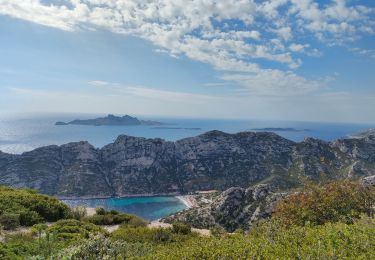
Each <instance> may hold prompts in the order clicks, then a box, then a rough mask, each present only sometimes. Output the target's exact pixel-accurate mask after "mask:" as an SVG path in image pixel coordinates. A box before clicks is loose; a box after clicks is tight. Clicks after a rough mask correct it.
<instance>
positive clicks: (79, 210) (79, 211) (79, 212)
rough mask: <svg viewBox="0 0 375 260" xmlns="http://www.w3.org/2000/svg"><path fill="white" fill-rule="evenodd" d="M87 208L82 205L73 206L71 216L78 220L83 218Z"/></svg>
mask: <svg viewBox="0 0 375 260" xmlns="http://www.w3.org/2000/svg"><path fill="white" fill-rule="evenodd" d="M86 214H87V212H86V208H85V207H82V206H78V207H75V208H72V210H71V213H70V217H71V218H73V219H76V220H81V219H83V218H84V217H85V216H86Z"/></svg>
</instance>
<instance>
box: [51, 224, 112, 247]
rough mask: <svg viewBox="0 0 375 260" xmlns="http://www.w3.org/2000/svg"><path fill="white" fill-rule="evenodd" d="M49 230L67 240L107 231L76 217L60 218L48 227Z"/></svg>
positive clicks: (60, 238)
mask: <svg viewBox="0 0 375 260" xmlns="http://www.w3.org/2000/svg"><path fill="white" fill-rule="evenodd" d="M48 232H49V233H53V234H55V235H56V238H57V239H59V240H64V241H67V242H70V241H75V240H79V239H84V238H88V237H89V235H90V234H97V233H105V231H104V230H103V229H102V228H100V227H98V226H96V225H94V224H91V223H87V222H83V221H79V220H75V219H67V220H59V221H57V222H56V223H55V224H53V225H52V226H50V227H49V228H48Z"/></svg>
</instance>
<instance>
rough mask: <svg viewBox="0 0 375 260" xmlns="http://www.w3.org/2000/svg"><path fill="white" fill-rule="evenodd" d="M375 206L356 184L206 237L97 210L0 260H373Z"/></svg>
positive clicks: (304, 196)
mask: <svg viewBox="0 0 375 260" xmlns="http://www.w3.org/2000/svg"><path fill="white" fill-rule="evenodd" d="M14 191H15V192H16V193H17V192H19V191H17V190H14ZM25 192H26V193H28V192H29V191H25ZM30 194H35V193H33V192H31V193H30ZM373 199H374V188H364V187H361V186H359V185H358V184H356V183H352V182H347V181H344V182H334V183H330V184H327V185H325V186H323V187H320V186H316V185H308V186H306V188H305V189H304V190H303V191H302V192H299V193H294V194H292V195H290V196H289V197H287V198H285V200H283V201H281V202H280V203H279V205H278V206H277V211H276V212H275V214H274V215H273V217H272V219H270V220H267V221H261V222H258V223H257V224H256V225H255V226H253V227H252V229H251V230H250V231H249V232H248V233H245V232H244V231H243V230H238V231H237V232H235V233H232V234H228V233H226V232H225V231H224V230H222V229H219V228H217V229H212V235H211V236H209V237H203V236H200V235H198V234H197V233H194V232H192V231H191V227H190V226H188V225H185V224H181V223H174V224H173V225H172V227H171V228H148V227H146V222H145V221H143V220H142V219H140V218H138V217H135V216H132V215H127V214H120V213H118V212H116V211H106V210H104V209H98V210H97V214H96V215H94V216H92V217H84V214H82V210H79V211H78V212H76V214H70V216H71V217H74V216H75V218H77V219H78V218H79V219H81V220H77V219H63V220H59V221H57V222H55V223H53V224H52V225H50V226H48V225H46V224H36V225H34V226H33V228H32V232H29V233H26V234H22V233H16V234H5V235H2V238H3V239H2V240H0V241H1V242H0V259H6V260H7V259H30V258H32V259H65V260H73V259H371V258H372V257H373V256H374V255H375V219H374V216H373V212H372V210H373V206H374V201H373ZM26 209H28V208H26ZM7 214H8V215H7ZM7 214H2V216H5V217H4V219H5V220H6V221H8V222H9V223H12V224H9V225H13V224H17V222H15V217H14V216H12V215H11V214H15V213H7ZM5 220H4V221H5ZM107 223H111V224H115V223H116V224H118V223H121V224H120V227H119V228H118V229H117V230H115V231H114V232H112V233H108V232H107V231H105V230H104V229H103V228H101V227H100V226H99V225H102V224H107ZM5 233H6V231H5Z"/></svg>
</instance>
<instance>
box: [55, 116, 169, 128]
mask: <svg viewBox="0 0 375 260" xmlns="http://www.w3.org/2000/svg"><path fill="white" fill-rule="evenodd" d="M55 125H92V126H101V125H112V126H116V125H117V126H119V125H124V126H131V125H153V126H158V125H163V123H161V122H157V121H150V120H140V119H138V118H136V117H132V116H129V115H125V116H114V115H108V116H106V117H98V118H94V119H83V120H82V119H75V120H73V121H70V122H67V123H65V122H56V123H55Z"/></svg>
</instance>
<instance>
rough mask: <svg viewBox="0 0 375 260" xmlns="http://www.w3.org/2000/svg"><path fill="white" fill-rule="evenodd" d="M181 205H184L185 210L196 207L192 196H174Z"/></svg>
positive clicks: (196, 204)
mask: <svg viewBox="0 0 375 260" xmlns="http://www.w3.org/2000/svg"><path fill="white" fill-rule="evenodd" d="M176 198H177V199H179V200H180V201H181V202H182V203H184V204H185V205H186V207H187V208H193V207H197V206H198V203H197V201H196V199H195V198H194V196H193V195H180V196H176Z"/></svg>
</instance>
